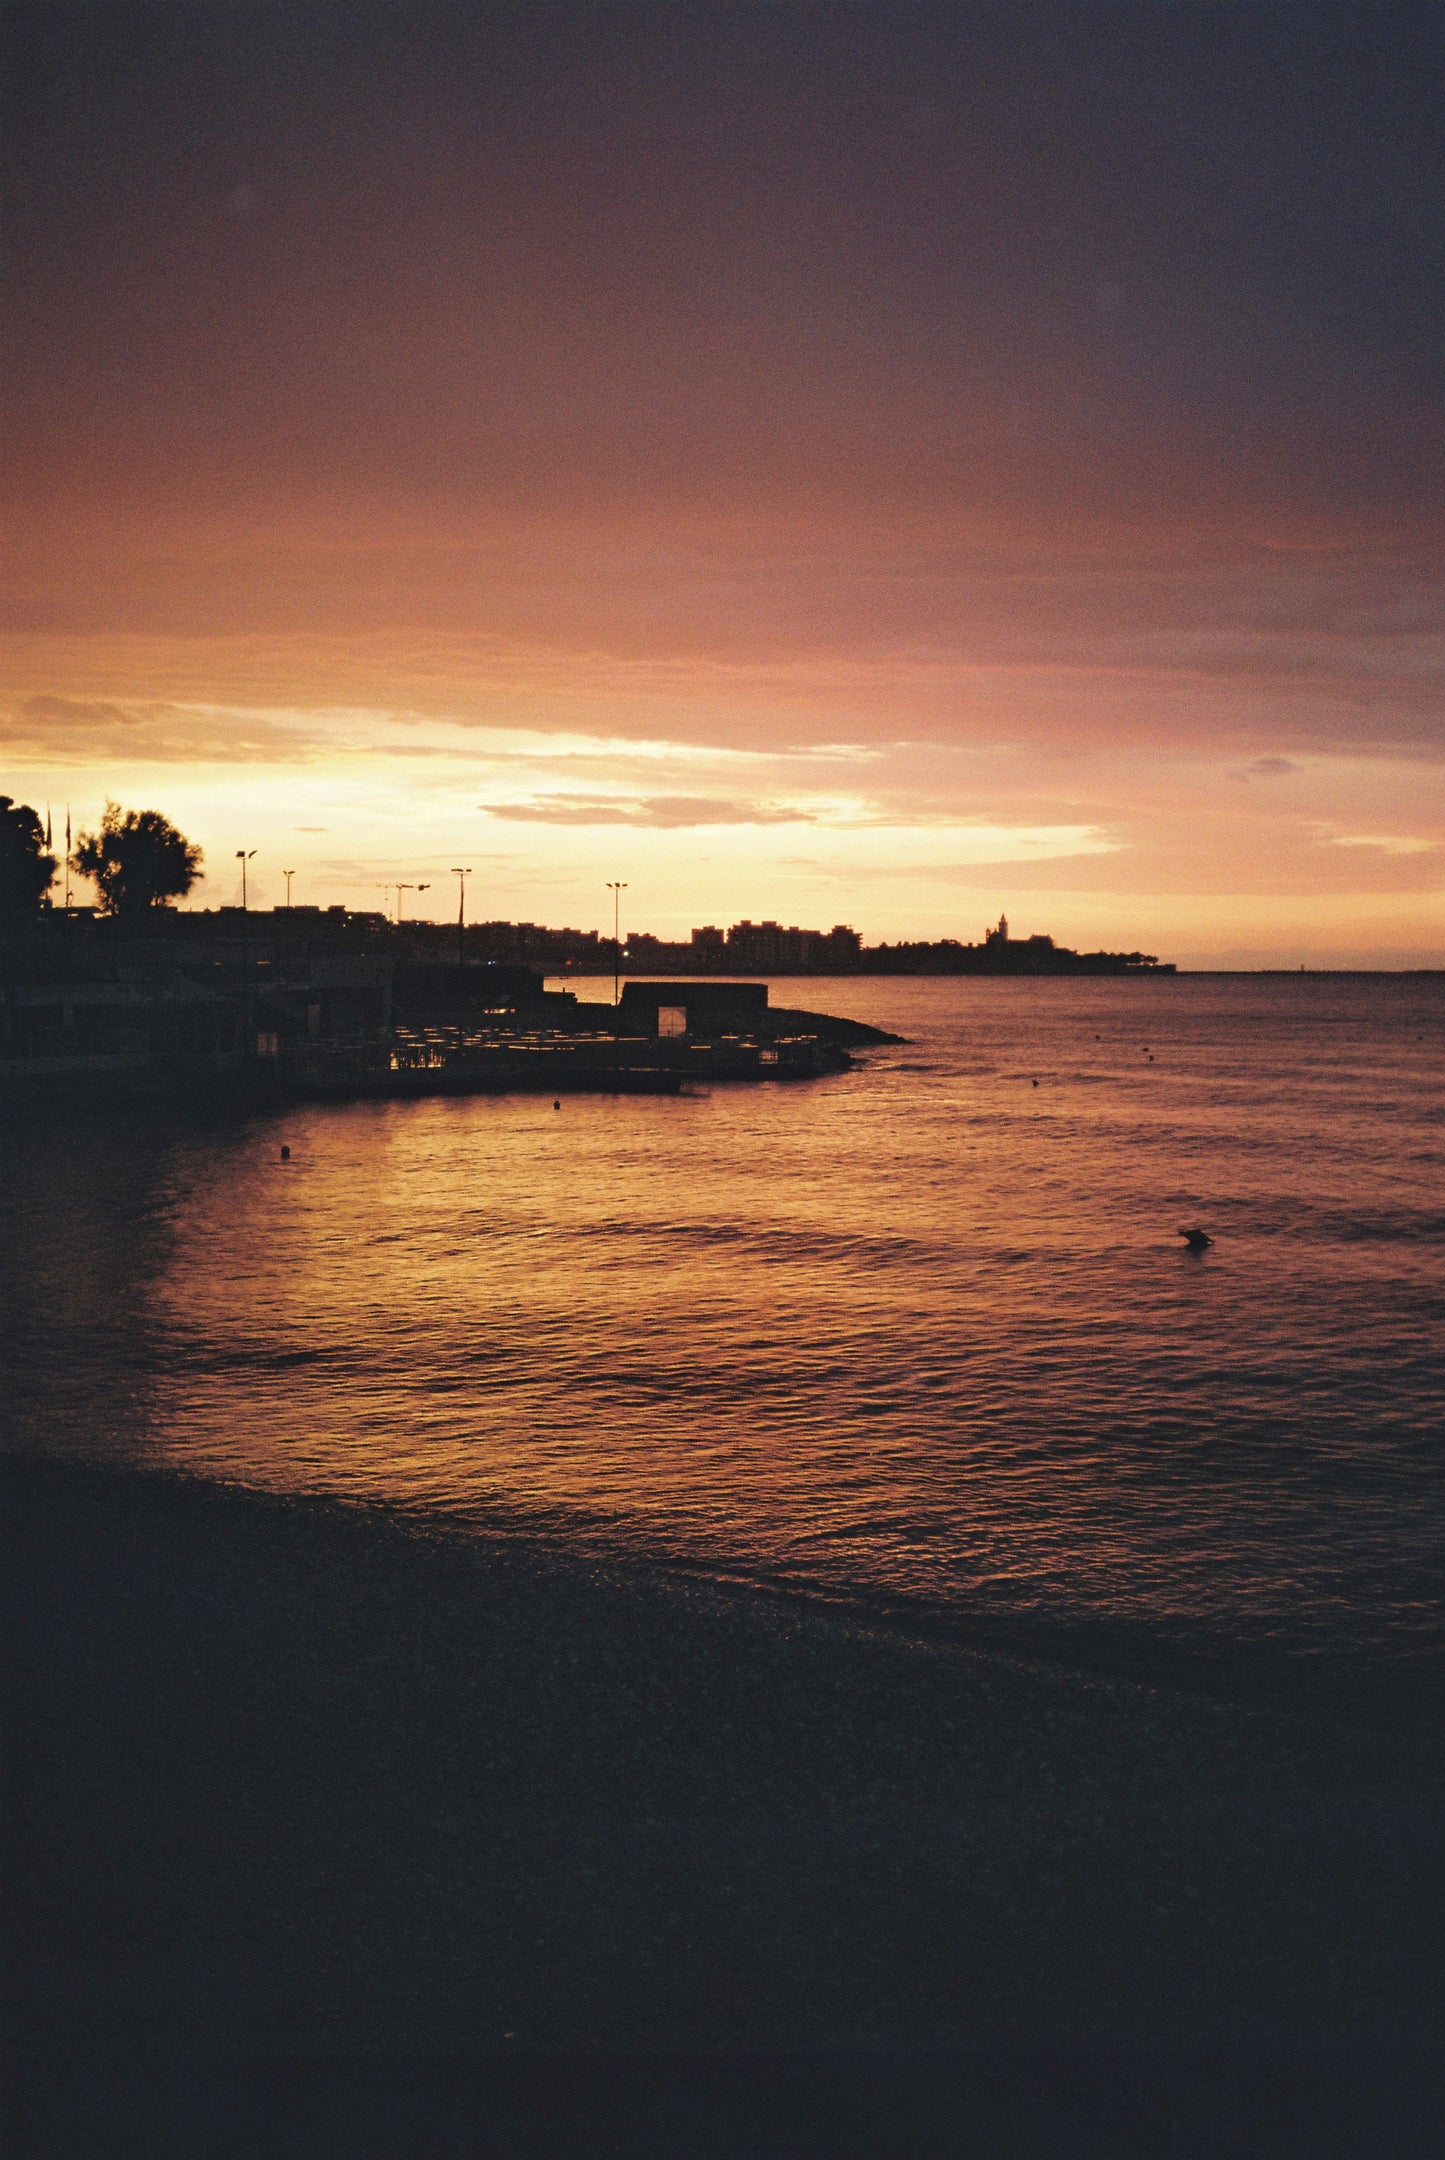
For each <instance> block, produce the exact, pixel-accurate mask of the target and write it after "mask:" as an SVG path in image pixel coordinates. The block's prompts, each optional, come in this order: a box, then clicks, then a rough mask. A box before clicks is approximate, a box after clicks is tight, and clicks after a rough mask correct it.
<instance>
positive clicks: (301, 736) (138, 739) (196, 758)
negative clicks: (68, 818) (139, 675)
mask: <svg viewBox="0 0 1445 2160" xmlns="http://www.w3.org/2000/svg"><path fill="white" fill-rule="evenodd" d="M321 740H322V738H320V737H319V736H317V735H315V734H312V733H311V732H309V731H308V730H307V729H306V728H304V727H297V726H293V725H288V724H286V723H285V722H281V721H278V720H275V719H273V718H271V717H269V716H267V715H265V714H260V713H254V712H243V711H237V710H235V709H232V708H227V707H219V706H206V705H183V704H179V703H175V702H172V701H170V700H167V699H156V698H136V699H132V698H125V699H119V698H80V697H59V696H56V695H54V694H52V693H49V692H40V693H37V694H36V695H34V696H32V697H27V698H22V699H21V700H20V702H19V703H18V704H16V705H13V706H11V707H10V708H9V709H7V710H0V747H3V748H4V749H6V750H9V751H12V752H16V751H23V752H28V753H30V754H31V755H34V756H40V757H43V758H45V759H47V760H50V761H53V762H54V763H56V764H61V765H85V764H91V763H98V762H107V761H114V760H116V759H124V760H125V761H126V762H127V763H128V764H162V765H172V764H174V765H198V764H204V765H248V764H265V765H273V764H277V763H293V762H295V761H297V760H299V759H304V758H307V757H309V756H311V755H312V754H313V753H314V752H315V751H316V750H317V749H319V748H320V747H321Z"/></svg>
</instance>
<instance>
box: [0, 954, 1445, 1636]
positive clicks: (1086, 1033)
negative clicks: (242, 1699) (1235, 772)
mask: <svg viewBox="0 0 1445 2160" xmlns="http://www.w3.org/2000/svg"><path fill="white" fill-rule="evenodd" d="M773 995H774V1001H775V1002H777V1003H798V1004H812V1005H815V1006H816V1005H821V1006H825V1007H827V1008H829V1009H831V1010H834V1011H840V1012H847V1013H852V1014H856V1015H857V1016H858V1017H860V1018H864V1019H869V1020H875V1021H877V1022H879V1023H881V1024H883V1025H885V1026H888V1027H891V1028H895V1029H897V1030H899V1031H900V1032H902V1033H904V1034H905V1035H907V1036H908V1038H909V1041H908V1043H907V1045H906V1047H902V1048H898V1049H889V1050H880V1051H875V1052H873V1053H870V1054H869V1056H868V1058H867V1062H866V1065H865V1067H864V1069H862V1070H860V1071H858V1072H856V1073H854V1074H851V1075H848V1076H845V1077H840V1078H837V1079H833V1080H828V1081H825V1082H821V1083H816V1084H811V1085H807V1086H797V1087H791V1088H790V1087H779V1086H771V1087H759V1088H741V1087H739V1088H716V1089H713V1090H712V1091H711V1092H705V1093H700V1094H698V1095H697V1096H695V1097H691V1098H682V1099H678V1100H665V1099H658V1100H652V1099H646V1098H633V1099H628V1098H622V1099H606V1098H594V1099H587V1098H572V1099H567V1100H564V1103H563V1107H562V1109H561V1110H560V1111H554V1110H553V1108H552V1105H551V1101H550V1099H548V1100H546V1101H543V1100H539V1099H532V1098H515V1099H486V1098H480V1099H474V1100H467V1101H435V1102H424V1103H418V1104H407V1105H401V1104H366V1105H356V1106H348V1107H342V1108H314V1109H305V1110H301V1111H297V1112H295V1113H292V1114H288V1115H287V1116H286V1117H285V1118H284V1119H280V1120H278V1119H272V1118H266V1119H258V1120H254V1121H249V1122H246V1123H244V1124H232V1125H222V1126H217V1125H214V1124H210V1125H204V1124H192V1125H186V1126H176V1125H171V1126H166V1125H164V1124H162V1123H159V1122H153V1123H145V1124H135V1125H129V1126H123V1127H117V1128H114V1129H103V1128H101V1127H99V1126H94V1125H93V1126H90V1127H86V1128H74V1127H70V1128H65V1129H61V1128H58V1127H57V1128H55V1129H53V1130H47V1131H44V1132H38V1133H37V1132H32V1133H29V1134H26V1135H23V1136H19V1135H14V1134H12V1135H10V1136H9V1137H8V1138H7V1139H6V1140H5V1141H4V1142H3V1163H0V1168H3V1197H0V1210H3V1217H4V1236H5V1250H6V1254H7V1260H6V1275H5V1280H4V1288H3V1297H4V1307H3V1314H0V1318H3V1322H4V1329H5V1351H4V1359H5V1365H6V1369H7V1378H6V1401H5V1417H6V1423H7V1427H8V1432H9V1444H10V1445H11V1446H18V1447H22V1448H27V1449H43V1450H48V1451H60V1450H65V1451H79V1452H81V1453H85V1454H90V1455H95V1456H101V1457H105V1458H107V1459H123V1460H126V1461H136V1462H142V1463H162V1464H170V1465H176V1466H181V1467H183V1468H184V1469H186V1470H188V1471H191V1472H194V1473H197V1474H200V1475H202V1476H205V1477H212V1478H217V1479H224V1480H230V1481H241V1482H244V1483H247V1484H253V1485H258V1486H263V1487H267V1488H271V1489H284V1490H286V1491H293V1492H296V1491H300V1492H308V1493H327V1494H333V1495H342V1496H346V1497H350V1498H356V1499H374V1498H380V1499H384V1500H387V1501H390V1502H396V1503H401V1504H403V1505H405V1506H407V1507H409V1508H414V1509H420V1510H435V1511H445V1512H446V1513H448V1514H450V1515H453V1516H455V1515H462V1516H464V1517H468V1518H471V1519H473V1520H476V1521H479V1522H483V1523H485V1524H487V1525H488V1526H491V1527H496V1526H497V1525H498V1524H503V1525H516V1526H519V1527H523V1528H526V1529H528V1530H529V1531H533V1532H536V1531H540V1532H542V1533H544V1534H546V1535H548V1536H553V1537H563V1538H565V1539H567V1540H569V1541H570V1542H572V1543H574V1544H581V1545H584V1546H591V1547H596V1548H600V1549H603V1550H605V1551H607V1552H608V1553H610V1554H612V1555H614V1556H616V1555H617V1554H618V1553H620V1552H621V1553H628V1554H637V1553H643V1554H645V1555H647V1556H649V1557H650V1558H661V1559H663V1560H665V1561H668V1562H670V1563H674V1564H683V1565H686V1566H688V1567H691V1568H696V1569H701V1570H703V1571H704V1572H707V1573H711V1574H715V1575H717V1576H720V1577H727V1578H730V1579H738V1578H745V1579H756V1580H761V1581H766V1582H769V1583H773V1584H778V1583H784V1584H788V1585H791V1586H794V1587H801V1588H803V1589H805V1590H810V1591H812V1592H814V1593H816V1594H819V1595H826V1596H830V1597H841V1598H845V1599H849V1600H856V1601H860V1602H862V1603H863V1604H865V1605H869V1606H875V1607H876V1606H878V1605H880V1604H881V1605H887V1606H893V1607H900V1606H901V1607H905V1608H907V1609H909V1610H910V1611H912V1612H914V1613H915V1614H925V1613H926V1614H927V1615H929V1616H931V1617H932V1619H933V1620H934V1621H935V1622H942V1623H948V1624H956V1625H959V1626H962V1627H965V1628H972V1629H975V1630H983V1631H984V1632H986V1633H987V1632H990V1631H991V1632H992V1633H993V1634H994V1635H995V1636H1000V1635H1001V1636H1003V1637H1004V1638H1006V1639H1009V1640H1015V1641H1018V1642H1020V1643H1022V1644H1025V1645H1026V1644H1028V1643H1029V1642H1031V1641H1036V1642H1043V1641H1045V1640H1046V1639H1047V1640H1048V1641H1050V1642H1053V1643H1056V1642H1059V1641H1064V1642H1066V1643H1069V1644H1072V1645H1074V1646H1075V1648H1076V1649H1077V1651H1078V1653H1079V1654H1081V1655H1082V1654H1088V1653H1089V1652H1090V1651H1091V1650H1092V1651H1098V1650H1099V1649H1100V1648H1101V1646H1103V1647H1108V1646H1114V1647H1115V1648H1117V1647H1118V1646H1120V1645H1128V1646H1132V1648H1133V1649H1134V1650H1135V1651H1137V1650H1140V1649H1141V1648H1142V1649H1143V1650H1145V1651H1147V1650H1149V1649H1150V1648H1151V1647H1152V1648H1153V1649H1157V1650H1159V1651H1161V1652H1162V1653H1165V1654H1170V1653H1172V1654H1178V1653H1181V1652H1182V1653H1202V1654H1205V1655H1215V1654H1220V1653H1226V1652H1227V1653H1229V1654H1231V1655H1234V1656H1243V1657H1244V1658H1246V1659H1248V1658H1251V1657H1254V1658H1258V1659H1263V1660H1265V1661H1273V1663H1274V1664H1276V1665H1278V1666H1279V1667H1280V1668H1281V1669H1285V1668H1293V1669H1296V1670H1297V1669H1300V1668H1301V1667H1304V1668H1309V1667H1311V1666H1314V1667H1316V1668H1318V1667H1321V1666H1323V1667H1325V1668H1327V1669H1328V1668H1332V1667H1338V1666H1340V1665H1342V1664H1343V1665H1347V1666H1352V1667H1355V1668H1360V1667H1363V1668H1364V1669H1366V1670H1376V1671H1384V1670H1385V1669H1388V1668H1409V1667H1411V1666H1412V1664H1413V1665H1414V1666H1415V1667H1416V1668H1417V1669H1418V1668H1419V1666H1420V1665H1421V1662H1422V1661H1424V1662H1425V1663H1426V1664H1428V1663H1429V1662H1430V1661H1432V1660H1433V1659H1435V1658H1437V1657H1438V1656H1439V1655H1440V1654H1441V1652H1442V1649H1445V1621H1442V1610H1445V1607H1442V1590H1445V1529H1442V1526H1445V1327H1442V1318H1445V1309H1442V1308H1445V1297H1442V1260H1445V981H1442V980H1440V979H1438V978H1437V979H1430V978H1415V979H1410V978H1334V979H1331V978H1321V977H1302V978H1298V979H1290V978H1253V979H1251V978H1209V977H1195V978H1179V979H1176V980H1173V981H1170V980H1160V981H1154V982H1124V983H1113V984H1111V983H1102V982H1101V983H1068V982H1047V983H1037V984H1028V983H1017V982H1007V983H988V982H936V981H928V982H906V981H879V982H828V983H821V982H812V983H797V984H777V985H775V986H774V993H773ZM1035 1083H1037V1084H1035ZM283 1140H285V1141H286V1142H288V1143H289V1145H290V1147H291V1151H292V1159H291V1161H290V1162H289V1163H284V1164H283V1163H282V1162H281V1161H280V1160H279V1148H280V1143H281V1142H282V1141H283ZM1194 1223H1200V1224H1202V1225H1204V1227H1205V1228H1207V1229H1208V1230H1209V1231H1210V1233H1211V1234H1212V1236H1213V1237H1214V1239H1215V1241H1216V1242H1215V1243H1214V1245H1213V1247H1212V1248H1211V1249H1210V1250H1209V1251H1208V1252H1207V1253H1206V1254H1204V1255H1203V1256H1202V1257H1195V1256H1193V1255H1191V1254H1190V1253H1188V1252H1187V1251H1185V1250H1184V1249H1183V1247H1182V1244H1181V1241H1180V1240H1179V1238H1178V1237H1177V1236H1176V1235H1175V1233H1176V1230H1177V1228H1178V1227H1179V1226H1180V1225H1190V1224H1194Z"/></svg>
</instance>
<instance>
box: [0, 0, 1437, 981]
mask: <svg viewBox="0 0 1445 2160" xmlns="http://www.w3.org/2000/svg"><path fill="white" fill-rule="evenodd" d="M6 17H7V20H6V29H5V36H6V40H7V43H8V47H9V50H8V55H7V58H6V64H5V81H6V108H7V109H6V114H5V119H6V125H5V128H4V134H5V138H6V168H7V170H6V238H5V248H6V283H7V299H6V306H5V314H6V337H7V356H6V397H7V412H6V418H5V443H6V456H5V461H4V463H5V475H4V485H5V490H6V517H5V526H6V540H7V562H6V570H5V579H4V585H5V592H4V601H3V605H4V623H5V663H4V673H3V680H0V727H3V733H4V753H3V758H0V791H3V792H5V793H9V794H12V795H15V796H17V797H19V798H20V799H21V800H24V801H31V802H34V803H36V805H37V806H38V807H39V808H40V809H41V811H42V814H43V813H44V809H45V806H46V804H47V803H49V804H50V806H51V809H52V813H53V815H54V816H55V818H56V821H57V827H59V825H61V824H63V818H64V810H65V805H66V804H67V803H68V804H70V805H71V806H72V807H73V815H74V818H75V822H76V824H77V826H80V825H84V824H86V823H93V822H95V820H96V819H97V818H98V816H99V813H100V810H101V807H102V805H103V802H104V800H105V798H106V797H107V796H114V797H117V798H118V799H120V800H121V801H122V802H124V803H126V804H129V805H134V806H136V807H148V806H155V807H158V808H160V809H163V810H165V811H166V812H167V813H168V814H169V815H171V816H172V817H173V818H175V819H176V821H177V822H178V823H179V824H180V825H181V826H182V827H183V828H184V829H185V830H186V831H187V832H188V833H189V834H190V835H191V837H192V838H194V839H196V840H198V841H199V842H200V843H201V845H202V846H203V847H204V849H205V851H206V857H207V864H208V875H207V878H206V880H205V883H204V884H203V885H202V886H201V887H200V888H199V889H198V893H197V896H196V897H197V900H198V901H199V902H201V903H202V904H207V905H215V904H217V903H221V902H229V901H231V900H233V899H235V898H237V897H238V896H239V878H238V875H236V874H233V873H236V871H237V866H236V864H235V861H234V856H235V851H236V850H237V849H238V848H241V847H246V848H251V847H254V848H255V849H256V850H257V854H256V859H255V863H254V866H253V870H254V882H253V885H252V897H253V899H259V900H260V902H261V904H263V905H265V904H269V903H270V902H271V901H273V900H279V899H281V898H282V897H283V886H282V878H281V871H282V868H283V867H285V868H288V869H294V870H295V873H296V876H295V884H294V897H295V898H296V899H297V900H317V901H321V902H323V903H327V902H332V901H337V900H342V901H348V902H350V903H351V904H353V905H355V906H362V907H375V906H378V905H380V904H381V901H380V892H379V888H380V887H381V886H382V885H383V884H384V883H386V882H388V881H395V880H398V879H404V880H407V881H410V882H415V883H421V882H423V881H426V882H428V883H429V884H430V886H431V891H430V892H428V893H427V894H426V895H424V896H422V897H421V899H420V904H418V897H417V896H416V895H411V896H409V899H408V911H409V912H413V913H416V912H420V913H430V912H436V913H439V914H440V913H446V912H448V911H449V910H450V909H451V908H452V907H453V906H454V904H455V901H454V895H455V882H454V880H450V879H449V877H448V870H449V868H450V866H451V865H453V864H457V863H467V864H470V865H472V866H474V868H475V872H476V875H475V878H474V880H473V884H472V891H471V894H470V896H469V903H468V904H469V911H474V912H475V913H476V914H478V915H480V916H484V917H522V918H527V919H530V920H534V921H542V922H551V923H556V924H563V923H567V924H574V925H578V926H581V927H602V926H603V925H604V924H606V925H607V926H609V927H610V922H611V911H610V900H609V895H608V894H607V892H606V890H605V880H606V879H608V878H619V877H620V878H624V879H626V880H627V881H628V894H627V900H628V917H629V919H630V920H631V921H632V922H633V923H634V924H635V925H637V926H639V927H646V928H649V929H652V930H654V931H657V932H659V933H661V934H670V935H686V933H687V931H688V929H689V928H690V927H691V926H692V925H693V924H696V923H703V922H730V921H732V920H735V919H736V918H737V917H738V916H741V915H751V916H753V917H755V918H756V917H762V916H777V917H781V918H782V919H783V920H785V921H788V922H800V923H805V924H817V925H822V926H824V927H826V926H827V925H829V924H831V923H834V922H838V921H844V922H850V923H852V924H853V925H854V926H855V927H856V928H858V929H859V930H860V931H862V933H863V934H864V936H865V937H866V938H867V939H869V940H870V941H871V940H874V939H877V938H880V937H889V938H893V937H898V936H930V937H937V936H961V937H968V938H973V937H977V936H978V935H979V934H980V933H981V931H982V929H983V926H984V924H985V923H986V922H987V921H989V920H991V919H992V918H994V917H996V916H997V914H998V913H999V910H1000V909H1001V908H1006V909H1007V911H1008V914H1009V917H1010V920H1011V922H1012V923H1013V924H1014V926H1015V928H1016V930H1017V931H1019V932H1021V933H1024V934H1027V933H1028V932H1029V931H1033V930H1047V931H1051V932H1052V933H1053V934H1054V935H1056V936H1057V937H1059V938H1060V939H1061V940H1063V941H1066V942H1067V943H1069V944H1074V945H1082V946H1086V947H1093V946H1098V945H1105V946H1110V947H1119V946H1122V947H1125V948H1134V947H1142V948H1144V949H1145V950H1148V951H1151V952H1156V953H1159V954H1162V955H1165V956H1167V957H1170V958H1175V959H1177V960H1179V961H1181V962H1183V963H1186V964H1190V963H1193V964H1200V965H1210V964H1226V965H1230V964H1238V965H1255V964H1267V965H1268V964H1285V965H1294V964H1298V963H1301V962H1303V963H1310V964H1330V963H1336V964H1366V965H1370V964H1375V965H1386V966H1400V965H1420V964H1435V965H1440V964H1445V786H1442V777H1445V583H1442V575H1441V572H1442V555H1445V550H1442V538H1445V454H1442V453H1445V394H1442V393H1445V362H1442V353H1445V346H1442V332H1445V298H1442V295H1445V187H1442V177H1445V129H1442V126H1441V117H1440V116H1441V112H1442V109H1445V11H1442V10H1441V9H1440V8H1439V7H1438V6H1430V7H1425V6H1419V7H1411V6H1394V5H1378V4H1377V5H1375V6H1370V7H1366V6H1350V7H1337V6H1331V5H1329V4H1328V0H1309V4H1306V5H1298V6H1290V5H1280V6H1275V5H1270V4H1268V0H1248V4H1244V5H1239V6H1214V5H1209V4H1201V5H1197V6H1194V5H1188V6H1172V5H1166V4H1163V0H1156V4H1151V5H1138V6H1130V5H1123V6H1106V5H1098V4H1087V0H1081V4H1075V5H1033V4H1030V0H999V4H994V5H969V4H964V0H951V4H949V5H946V6H931V5H912V4H908V0H893V4H890V5H881V6H848V5H846V4H840V0H832V4H827V5H823V4H819V5H797V6H789V5H769V6H741V5H740V6H723V5H689V4H686V0H671V4H669V5H665V6H659V7H653V6H649V5H644V4H633V5H605V4H591V5H577V6H548V5H545V4H539V0H529V4H527V5H521V6H489V5H486V4H480V0H479V4H474V5H460V4H457V5H450V6H444V5H436V4H431V0H396V4H388V5H373V4H367V0H346V4H345V5H329V4H326V5H323V4H321V0H314V4H310V5H307V4H301V0H279V4H273V5H261V4H253V0H229V4H226V5H216V6H209V5H200V4H195V0H187V4H185V5H181V6H168V5H154V6H153V5H147V4H145V0H126V4H123V5H122V4H112V5H94V6H73V5H68V4H66V0H41V4H39V5H27V4H24V0H12V4H11V5H10V6H9V8H8V9H7V11H6Z"/></svg>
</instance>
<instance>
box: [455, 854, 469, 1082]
mask: <svg viewBox="0 0 1445 2160" xmlns="http://www.w3.org/2000/svg"><path fill="white" fill-rule="evenodd" d="M471 874H472V871H471V865H470V864H468V865H467V867H466V869H465V870H463V869H461V868H460V867H459V866H458V865H457V864H456V863H453V864H452V876H453V877H454V878H455V879H456V881H457V1050H458V1053H460V1051H461V1047H462V992H463V983H462V974H463V971H464V969H465V968H466V964H467V953H466V943H465V931H466V926H467V879H468V878H469V877H470V876H471Z"/></svg>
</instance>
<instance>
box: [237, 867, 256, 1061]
mask: <svg viewBox="0 0 1445 2160" xmlns="http://www.w3.org/2000/svg"><path fill="white" fill-rule="evenodd" d="M255 852H256V850H255V849H254V848H241V847H238V848H237V850H236V860H237V862H238V863H239V864H240V865H241V1025H242V1026H243V1027H244V1029H245V1030H246V1056H247V1058H248V1059H249V1058H253V1057H254V1056H255V1055H256V1007H255V1001H254V999H253V998H252V996H251V941H250V938H249V936H248V935H247V931H248V927H249V921H248V916H247V912H246V865H247V863H248V862H249V861H250V860H251V857H252V856H253V855H254V854H255Z"/></svg>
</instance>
